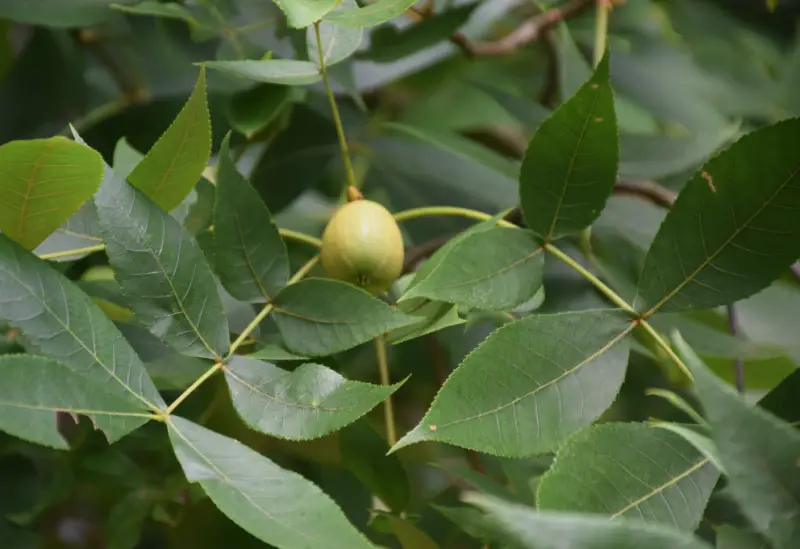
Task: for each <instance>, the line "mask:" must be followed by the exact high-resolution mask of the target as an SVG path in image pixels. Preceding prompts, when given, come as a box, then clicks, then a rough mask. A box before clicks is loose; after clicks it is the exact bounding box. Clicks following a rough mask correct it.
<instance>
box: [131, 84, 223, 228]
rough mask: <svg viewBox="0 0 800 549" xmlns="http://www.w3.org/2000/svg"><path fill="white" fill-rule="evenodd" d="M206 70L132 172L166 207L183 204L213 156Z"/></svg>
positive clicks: (133, 180)
mask: <svg viewBox="0 0 800 549" xmlns="http://www.w3.org/2000/svg"><path fill="white" fill-rule="evenodd" d="M209 116H210V115H209V112H208V103H207V102H206V73H205V70H203V69H201V70H200V76H199V77H198V79H197V84H196V85H195V87H194V91H192V95H191V96H190V97H189V100H188V101H187V102H186V104H185V105H184V106H183V109H181V112H180V113H178V116H177V117H175V120H174V122H172V124H171V125H170V127H169V128H167V131H165V132H164V134H163V135H162V136H161V137H160V138H159V139H158V141H156V144H155V145H153V147H152V148H151V149H150V151H148V153H147V154H146V155H145V157H144V159H143V160H142V161H141V162H139V164H137V165H136V167H135V168H134V169H133V171H132V172H131V173H130V175H129V176H128V181H130V183H131V184H132V185H133V186H134V187H136V188H138V189H139V190H140V191H142V192H143V193H144V194H146V195H147V196H148V197H149V198H150V199H151V200H152V201H153V202H155V203H156V204H158V205H159V206H160V207H161V208H162V209H163V210H164V211H167V212H168V211H170V210H171V209H172V208H174V207H175V206H177V205H178V204H180V203H181V202H182V201H183V199H184V198H186V196H187V195H188V194H189V192H191V190H192V188H193V187H194V186H195V184H197V181H198V180H199V179H200V176H201V174H202V173H203V170H204V169H205V168H206V165H207V164H208V159H209V157H210V156H211V120H210V118H209Z"/></svg>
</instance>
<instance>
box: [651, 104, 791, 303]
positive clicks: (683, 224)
mask: <svg viewBox="0 0 800 549" xmlns="http://www.w3.org/2000/svg"><path fill="white" fill-rule="evenodd" d="M798 132H800V118H795V119H790V120H787V121H784V122H780V123H778V124H775V125H773V126H769V127H766V128H762V129H760V130H756V131H754V132H752V133H750V134H748V135H746V136H744V137H742V138H741V139H740V140H739V141H737V142H736V143H735V144H733V145H732V146H731V147H730V148H728V149H727V150H726V151H724V152H723V153H721V154H719V155H718V156H716V157H714V158H712V159H711V160H710V161H708V163H706V164H705V166H703V168H702V170H700V171H699V172H697V173H696V174H695V176H694V177H693V178H692V179H691V180H690V181H689V182H688V183H687V184H686V187H684V189H683V191H682V192H681V193H680V195H679V196H678V199H677V200H676V202H675V204H674V206H673V208H672V210H671V211H670V212H669V214H668V215H667V217H666V218H665V219H664V222H663V223H662V224H661V228H660V229H659V231H658V233H657V234H656V237H655V239H654V240H653V244H652V245H651V246H650V250H649V251H648V252H647V257H646V258H645V264H644V269H643V271H642V274H641V277H640V279H639V301H640V303H639V305H640V308H641V310H643V311H647V313H645V314H646V315H650V314H652V313H653V312H655V311H658V310H661V311H664V312H676V311H683V310H689V309H700V308H712V307H716V306H718V305H725V304H728V303H733V302H734V301H737V300H740V299H742V298H745V297H747V296H749V295H752V294H754V293H756V292H758V291H759V290H761V289H763V288H765V287H766V286H768V285H769V284H770V283H771V282H772V281H773V280H775V279H776V278H778V277H779V276H780V275H781V273H782V272H783V271H784V270H786V269H787V268H788V267H789V265H791V264H792V263H793V262H794V261H795V260H796V259H797V258H798V257H800V215H798V212H800V157H798V155H797V154H796V153H797V150H796V147H794V146H793V145H792V144H791V143H792V141H791V140H792V139H793V138H794V136H796V135H797V134H798Z"/></svg>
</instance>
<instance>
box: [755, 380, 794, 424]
mask: <svg viewBox="0 0 800 549" xmlns="http://www.w3.org/2000/svg"><path fill="white" fill-rule="evenodd" d="M798 394H800V370H795V371H794V372H793V373H791V374H789V376H788V377H786V378H785V379H784V380H783V381H781V382H780V384H779V385H778V386H777V387H775V388H774V389H772V390H771V391H770V392H769V393H767V394H766V396H764V398H762V399H761V400H759V401H758V405H759V406H760V407H761V408H763V409H764V410H766V411H768V412H770V413H772V414H774V415H776V416H777V417H779V418H780V419H782V420H783V421H786V422H787V423H794V424H796V425H800V402H798V399H797V395H798Z"/></svg>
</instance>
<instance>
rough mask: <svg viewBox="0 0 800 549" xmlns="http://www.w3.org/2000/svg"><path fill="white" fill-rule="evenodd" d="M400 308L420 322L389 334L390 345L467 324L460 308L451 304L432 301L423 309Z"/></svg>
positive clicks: (399, 306) (423, 306)
mask: <svg viewBox="0 0 800 549" xmlns="http://www.w3.org/2000/svg"><path fill="white" fill-rule="evenodd" d="M398 308H399V309H400V310H401V311H403V312H404V313H408V314H409V315H411V316H413V317H415V318H417V319H418V320H417V321H416V322H415V323H414V324H411V325H409V326H403V327H402V328H396V329H394V330H392V331H391V332H389V337H387V341H388V342H389V343H394V344H397V343H402V342H404V341H409V340H411V339H415V338H418V337H422V336H424V335H427V334H431V333H433V332H438V331H439V330H443V329H445V328H449V327H450V326H456V325H458V324H463V323H464V322H465V321H464V320H463V319H462V318H461V317H459V316H458V307H456V306H455V305H452V304H450V303H441V302H438V301H431V302H428V303H425V304H424V305H422V306H421V307H409V308H406V307H403V306H401V305H398Z"/></svg>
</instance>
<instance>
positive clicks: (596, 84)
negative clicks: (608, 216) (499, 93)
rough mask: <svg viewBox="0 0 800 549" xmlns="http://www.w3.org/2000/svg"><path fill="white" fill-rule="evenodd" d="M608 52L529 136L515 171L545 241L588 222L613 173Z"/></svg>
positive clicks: (533, 224)
mask: <svg viewBox="0 0 800 549" xmlns="http://www.w3.org/2000/svg"><path fill="white" fill-rule="evenodd" d="M608 65H609V61H608V54H606V55H605V56H604V57H603V60H602V61H601V62H600V64H599V65H598V66H597V69H596V70H595V72H594V74H593V75H592V77H591V78H590V79H589V80H588V81H587V82H586V83H585V84H584V85H583V86H581V88H580V89H579V90H578V91H577V92H576V93H575V95H574V96H572V97H571V98H570V99H569V100H567V101H566V102H565V103H564V104H562V105H561V106H560V107H559V108H558V109H556V110H555V111H554V112H553V114H552V115H550V116H549V117H548V118H547V119H546V120H545V121H544V122H542V123H541V125H540V126H539V129H538V130H536V133H535V134H534V135H533V138H532V139H531V142H530V143H529V144H528V149H527V151H526V152H525V158H524V160H523V161H522V168H521V170H520V176H519V184H520V201H521V205H522V211H523V213H524V214H525V220H526V221H527V222H528V226H529V227H530V228H531V229H532V230H533V231H534V232H535V233H536V234H538V235H540V236H542V237H543V238H544V239H546V240H552V239H554V238H558V237H560V236H564V235H566V234H569V233H575V232H578V231H580V230H581V229H583V228H585V227H587V226H589V225H591V224H592V222H593V221H594V220H595V219H597V218H598V217H599V216H600V212H601V211H602V209H603V206H604V205H605V203H606V199H607V198H608V196H609V195H610V194H611V190H612V188H613V187H614V183H615V182H616V178H617V158H618V155H619V150H618V143H617V139H618V137H617V119H616V115H615V114H614V96H613V93H612V91H611V85H610V83H609V80H608V78H609V76H608V70H609V69H608Z"/></svg>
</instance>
